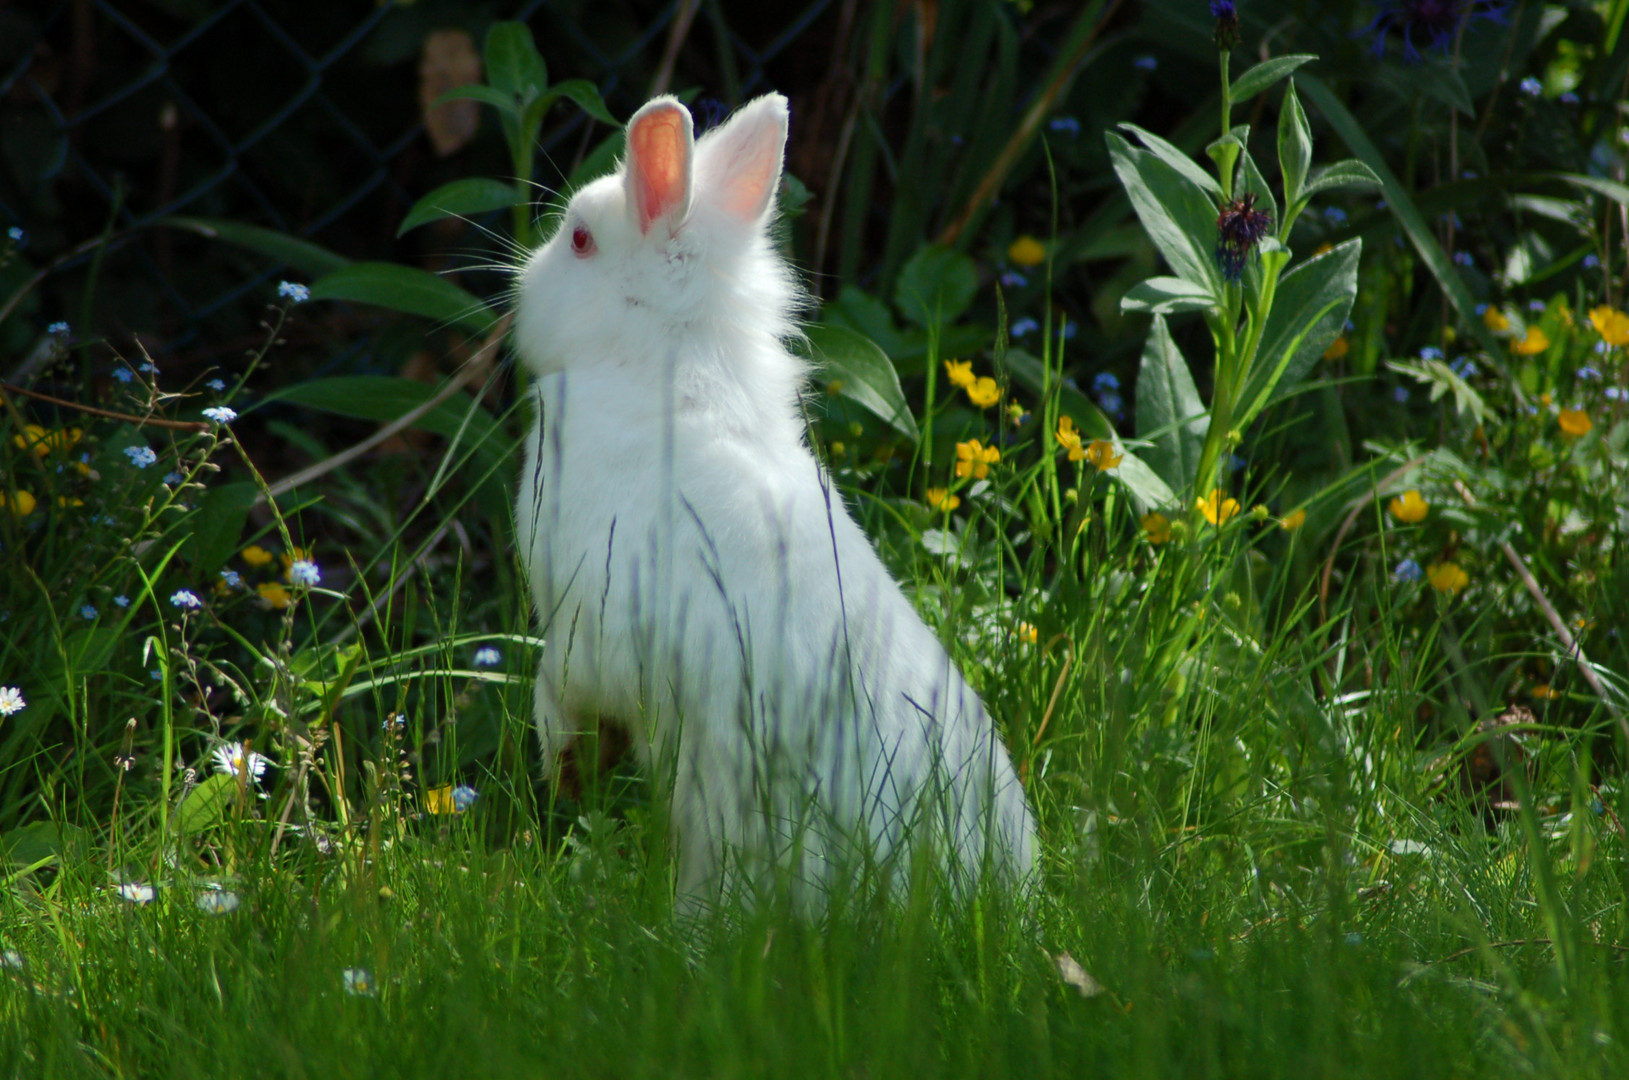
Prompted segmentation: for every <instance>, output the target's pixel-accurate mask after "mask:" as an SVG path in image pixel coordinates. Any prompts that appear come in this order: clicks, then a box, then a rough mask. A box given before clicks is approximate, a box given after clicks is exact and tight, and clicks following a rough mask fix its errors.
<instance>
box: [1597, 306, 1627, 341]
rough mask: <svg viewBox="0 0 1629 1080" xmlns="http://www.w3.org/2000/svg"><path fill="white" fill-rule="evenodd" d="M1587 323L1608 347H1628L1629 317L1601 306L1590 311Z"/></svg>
mask: <svg viewBox="0 0 1629 1080" xmlns="http://www.w3.org/2000/svg"><path fill="white" fill-rule="evenodd" d="M1589 321H1590V323H1591V324H1593V325H1594V327H1595V332H1596V333H1597V334H1600V335H1601V339H1602V340H1603V341H1605V342H1606V343H1607V344H1608V345H1611V346H1614V347H1617V346H1620V345H1629V315H1625V314H1624V313H1623V312H1621V311H1618V310H1616V309H1614V308H1609V307H1607V306H1606V305H1605V304H1602V305H1601V306H1600V307H1598V308H1591V309H1590V312H1589Z"/></svg>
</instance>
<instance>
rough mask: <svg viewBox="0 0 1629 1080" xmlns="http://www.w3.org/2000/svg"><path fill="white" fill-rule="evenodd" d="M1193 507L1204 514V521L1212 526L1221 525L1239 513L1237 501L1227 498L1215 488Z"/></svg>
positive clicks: (1220, 490) (1219, 489)
mask: <svg viewBox="0 0 1629 1080" xmlns="http://www.w3.org/2000/svg"><path fill="white" fill-rule="evenodd" d="M1194 507H1195V508H1196V509H1198V511H1199V512H1200V513H1201V514H1204V515H1205V520H1206V521H1208V522H1210V523H1211V524H1212V525H1223V524H1226V523H1227V520H1228V519H1229V518H1231V517H1232V516H1233V515H1235V514H1237V513H1238V512H1239V500H1237V499H1230V498H1227V497H1226V495H1225V493H1224V492H1223V491H1222V489H1221V488H1216V489H1215V490H1213V491H1212V492H1211V493H1210V494H1209V495H1207V496H1205V497H1204V498H1202V499H1200V500H1198V501H1197V502H1195V503H1194Z"/></svg>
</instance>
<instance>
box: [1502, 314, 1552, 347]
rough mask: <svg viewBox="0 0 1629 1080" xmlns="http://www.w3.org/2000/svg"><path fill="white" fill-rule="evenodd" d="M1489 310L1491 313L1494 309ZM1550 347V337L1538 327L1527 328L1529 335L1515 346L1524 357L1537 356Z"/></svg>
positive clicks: (1524, 335) (1523, 336) (1526, 334)
mask: <svg viewBox="0 0 1629 1080" xmlns="http://www.w3.org/2000/svg"><path fill="white" fill-rule="evenodd" d="M1489 310H1490V311H1491V310H1492V309H1491V308H1490V309H1489ZM1549 347H1550V338H1549V335H1548V334H1546V333H1545V332H1544V331H1543V330H1541V329H1539V328H1538V327H1536V326H1529V327H1528V328H1527V333H1525V334H1523V335H1522V339H1521V340H1520V341H1518V342H1516V346H1515V348H1516V352H1518V353H1520V354H1521V355H1522V356H1537V355H1538V354H1539V353H1541V352H1543V351H1544V350H1545V349H1548V348H1549Z"/></svg>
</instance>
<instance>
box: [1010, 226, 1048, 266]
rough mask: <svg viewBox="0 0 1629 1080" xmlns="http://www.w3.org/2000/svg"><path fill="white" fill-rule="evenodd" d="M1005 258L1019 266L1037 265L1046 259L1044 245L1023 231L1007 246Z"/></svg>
mask: <svg viewBox="0 0 1629 1080" xmlns="http://www.w3.org/2000/svg"><path fill="white" fill-rule="evenodd" d="M1007 258H1008V259H1010V260H1012V261H1013V262H1014V263H1016V264H1018V265H1019V266H1039V265H1040V264H1041V263H1043V262H1045V261H1046V246H1045V245H1044V244H1042V243H1041V242H1040V241H1039V240H1037V239H1035V237H1033V236H1030V235H1029V234H1028V233H1025V234H1024V235H1023V236H1020V237H1019V238H1018V239H1016V240H1014V241H1013V242H1012V245H1011V246H1010V247H1008V248H1007Z"/></svg>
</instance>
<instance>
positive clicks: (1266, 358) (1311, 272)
mask: <svg viewBox="0 0 1629 1080" xmlns="http://www.w3.org/2000/svg"><path fill="white" fill-rule="evenodd" d="M1362 252H1363V242H1362V241H1361V240H1358V239H1355V238H1354V239H1352V240H1348V241H1346V242H1345V243H1343V244H1341V245H1340V246H1338V247H1336V248H1333V249H1331V250H1329V251H1326V252H1324V253H1323V254H1322V255H1315V256H1313V257H1312V258H1310V259H1308V260H1307V261H1306V262H1303V263H1302V264H1301V265H1299V266H1297V267H1296V268H1295V269H1293V270H1291V271H1290V272H1289V273H1287V274H1285V275H1284V276H1283V277H1282V278H1280V279H1279V282H1278V291H1277V292H1276V293H1275V294H1274V296H1273V310H1272V312H1271V314H1269V315H1268V316H1267V326H1266V329H1264V330H1263V331H1262V335H1261V345H1260V347H1259V348H1258V349H1257V351H1256V358H1255V361H1254V363H1253V364H1252V368H1251V372H1250V382H1249V384H1248V385H1247V386H1246V387H1245V392H1244V394H1243V395H1242V396H1241V397H1240V398H1239V402H1240V410H1239V411H1238V412H1236V413H1235V423H1236V424H1237V425H1238V426H1239V429H1240V430H1243V429H1244V427H1245V426H1247V425H1248V424H1249V423H1250V421H1251V420H1252V419H1253V418H1254V417H1255V416H1256V414H1257V413H1259V412H1260V411H1261V410H1262V409H1264V408H1266V407H1267V406H1268V405H1269V404H1271V403H1272V402H1273V401H1275V400H1278V399H1280V398H1282V397H1284V396H1285V395H1286V394H1288V393H1289V392H1290V391H1292V390H1294V389H1295V387H1296V386H1298V385H1299V384H1300V382H1301V380H1303V379H1305V378H1306V376H1307V373H1308V372H1309V371H1311V370H1312V366H1313V365H1314V364H1316V363H1317V362H1318V360H1319V358H1320V357H1322V356H1323V354H1324V350H1326V349H1328V348H1329V345H1330V343H1331V342H1333V341H1334V340H1335V338H1336V337H1337V336H1338V335H1339V334H1340V332H1341V328H1342V327H1343V326H1345V325H1346V317H1347V315H1348V314H1350V313H1351V310H1352V301H1353V300H1354V299H1355V298H1356V297H1357V271H1358V257H1359V256H1360V255H1361V254H1362Z"/></svg>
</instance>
